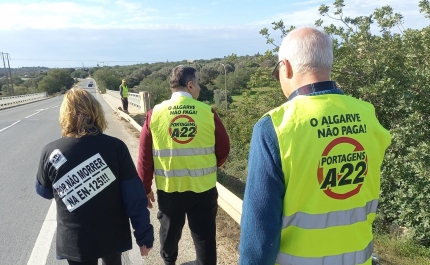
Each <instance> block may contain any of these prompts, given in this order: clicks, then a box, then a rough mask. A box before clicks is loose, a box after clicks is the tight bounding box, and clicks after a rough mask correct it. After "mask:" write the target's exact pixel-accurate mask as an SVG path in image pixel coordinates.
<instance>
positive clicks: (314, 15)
mask: <svg viewBox="0 0 430 265" xmlns="http://www.w3.org/2000/svg"><path fill="white" fill-rule="evenodd" d="M316 2H321V1H319V0H310V1H307V2H304V3H310V4H312V3H316ZM325 2H326V4H327V1H325ZM418 3H419V0H411V1H408V2H406V1H404V0H384V1H383V2H381V1H379V2H378V1H374V0H349V1H348V0H346V1H345V6H344V8H343V13H344V16H349V17H357V16H368V15H370V14H371V13H373V12H374V10H375V9H376V8H381V7H383V6H385V5H390V6H391V7H392V8H393V9H394V12H395V13H401V14H402V15H403V16H404V26H405V28H414V29H420V28H423V27H426V26H428V25H429V21H428V19H425V18H424V16H423V15H422V14H420V13H419V7H418ZM327 5H328V6H329V7H330V11H329V14H330V15H332V14H333V12H334V11H335V8H334V7H333V6H332V5H331V4H327ZM318 9H319V6H316V5H314V6H313V7H309V8H306V9H303V10H298V11H292V12H283V13H278V14H276V15H273V16H270V17H268V18H266V19H262V20H259V21H255V22H253V23H250V25H260V26H265V27H270V28H271V23H272V22H274V21H279V20H283V21H284V24H285V25H286V26H287V27H289V26H290V25H295V26H302V25H313V24H314V23H315V21H316V20H317V19H319V18H321V19H323V20H324V22H325V23H324V24H323V25H328V24H335V25H341V23H340V22H338V21H335V20H332V19H330V18H329V17H327V16H324V17H321V16H320V14H319V11H318ZM332 16H335V15H332ZM335 17H336V16H335ZM375 25H376V24H375Z"/></svg>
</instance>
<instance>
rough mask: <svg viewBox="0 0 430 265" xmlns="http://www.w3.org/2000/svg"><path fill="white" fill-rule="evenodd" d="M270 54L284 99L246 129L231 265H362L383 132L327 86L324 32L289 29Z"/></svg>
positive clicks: (371, 115) (367, 256) (367, 259)
mask: <svg viewBox="0 0 430 265" xmlns="http://www.w3.org/2000/svg"><path fill="white" fill-rule="evenodd" d="M278 55H279V62H278V64H277V65H276V67H275V70H274V72H273V74H274V76H275V77H276V78H277V79H278V80H279V81H280V83H281V87H282V90H283V92H284V95H285V96H286V97H287V99H288V101H287V102H286V103H284V104H283V105H281V106H280V107H278V108H275V109H273V110H271V111H269V112H268V113H267V114H266V115H264V116H263V117H262V118H261V119H260V120H259V121H258V122H257V124H256V125H255V126H254V131H253V135H252V140H251V148H250V152H249V161H248V178H247V182H246V189H245V196H244V201H243V212H242V220H241V237H240V245H239V252H240V258H239V264H243V265H249V264H275V263H276V264H288V265H299V264H312V265H323V264H333V265H354V264H371V263H372V261H371V260H372V258H371V256H372V250H373V235H372V222H373V220H374V218H375V213H376V208H377V205H378V198H379V192H380V168H381V164H382V161H383V158H384V153H385V150H386V148H387V147H388V146H389V144H390V141H391V136H390V133H389V132H388V131H387V130H386V129H384V128H383V127H382V126H381V124H380V123H379V121H378V119H377V118H376V115H375V109H374V107H373V106H372V105H371V104H370V103H367V102H364V101H361V100H358V99H356V98H353V97H350V96H347V95H344V94H343V92H342V91H341V90H340V89H339V88H337V87H336V84H335V83H334V82H333V81H330V72H331V68H332V64H333V48H332V41H331V38H330V36H329V35H327V34H326V33H325V32H323V31H320V30H318V29H316V28H311V27H304V28H299V29H295V30H293V31H291V32H290V33H289V34H288V35H287V36H286V37H285V39H284V40H283V42H282V44H281V46H280V49H279V54H278Z"/></svg>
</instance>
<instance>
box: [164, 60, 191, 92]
mask: <svg viewBox="0 0 430 265" xmlns="http://www.w3.org/2000/svg"><path fill="white" fill-rule="evenodd" d="M196 71H197V70H196V69H195V68H194V67H191V66H185V65H178V66H176V67H175V68H173V69H172V74H171V76H170V88H171V89H178V88H185V87H186V86H187V84H188V82H190V81H193V82H194V81H195V79H196Z"/></svg>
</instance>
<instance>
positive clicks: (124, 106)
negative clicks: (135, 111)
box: [121, 98, 128, 110]
mask: <svg viewBox="0 0 430 265" xmlns="http://www.w3.org/2000/svg"><path fill="white" fill-rule="evenodd" d="M121 101H122V109H123V110H128V98H122V99H121Z"/></svg>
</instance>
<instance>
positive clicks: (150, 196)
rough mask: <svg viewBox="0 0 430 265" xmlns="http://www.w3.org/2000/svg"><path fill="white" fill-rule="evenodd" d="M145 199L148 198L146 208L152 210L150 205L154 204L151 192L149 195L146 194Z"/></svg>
mask: <svg viewBox="0 0 430 265" xmlns="http://www.w3.org/2000/svg"><path fill="white" fill-rule="evenodd" d="M146 197H148V208H149V209H152V203H153V202H155V198H154V193H153V192H152V190H151V192H150V193H148V194H146Z"/></svg>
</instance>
